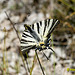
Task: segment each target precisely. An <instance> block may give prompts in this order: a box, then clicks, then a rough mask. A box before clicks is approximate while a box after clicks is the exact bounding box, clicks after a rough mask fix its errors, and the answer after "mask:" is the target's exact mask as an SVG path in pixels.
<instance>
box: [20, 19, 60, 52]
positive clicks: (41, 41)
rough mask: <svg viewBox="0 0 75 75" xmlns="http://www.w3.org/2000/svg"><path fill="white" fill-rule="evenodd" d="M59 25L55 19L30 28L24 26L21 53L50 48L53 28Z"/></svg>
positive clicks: (35, 24)
mask: <svg viewBox="0 0 75 75" xmlns="http://www.w3.org/2000/svg"><path fill="white" fill-rule="evenodd" d="M57 24H59V21H58V20H56V19H46V20H43V21H40V22H38V23H34V24H32V25H31V26H28V25H24V27H25V31H24V33H23V35H22V39H21V51H22V52H23V53H24V52H25V51H27V50H30V49H38V50H39V51H41V50H43V49H47V48H49V46H50V40H51V39H50V36H51V33H52V31H53V30H54V28H55V26H57Z"/></svg>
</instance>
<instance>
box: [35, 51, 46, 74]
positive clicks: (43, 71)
mask: <svg viewBox="0 0 75 75" xmlns="http://www.w3.org/2000/svg"><path fill="white" fill-rule="evenodd" d="M35 53H36V56H37V60H38V62H39V65H40V68H41V70H42V73H43V75H45V73H44V70H43V67H42V65H41V63H40V60H39V57H38V54H37V50H35Z"/></svg>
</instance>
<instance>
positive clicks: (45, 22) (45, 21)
mask: <svg viewBox="0 0 75 75" xmlns="http://www.w3.org/2000/svg"><path fill="white" fill-rule="evenodd" d="M42 22H43V21H42ZM44 25H45V27H44V31H43V35H44V33H45V30H46V26H47V19H46V20H44Z"/></svg>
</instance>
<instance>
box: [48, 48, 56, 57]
mask: <svg viewBox="0 0 75 75" xmlns="http://www.w3.org/2000/svg"><path fill="white" fill-rule="evenodd" d="M48 49H50V50H52V51H53V52H54V54H55V55H56V56H57V54H56V52H55V51H54V50H53V49H52V48H51V47H48Z"/></svg>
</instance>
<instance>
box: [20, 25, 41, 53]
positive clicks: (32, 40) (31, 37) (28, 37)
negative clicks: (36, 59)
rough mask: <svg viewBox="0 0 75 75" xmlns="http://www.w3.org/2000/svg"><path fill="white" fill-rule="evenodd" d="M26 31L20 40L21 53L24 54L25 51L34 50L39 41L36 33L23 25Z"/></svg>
mask: <svg viewBox="0 0 75 75" xmlns="http://www.w3.org/2000/svg"><path fill="white" fill-rule="evenodd" d="M25 27H26V28H27V30H25V31H24V32H23V34H22V39H21V51H22V52H23V53H24V52H25V51H27V50H30V49H32V48H34V47H35V46H36V44H37V42H38V41H39V40H40V38H39V37H38V35H37V34H36V32H35V31H34V30H33V29H31V28H30V27H29V26H27V25H25Z"/></svg>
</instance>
